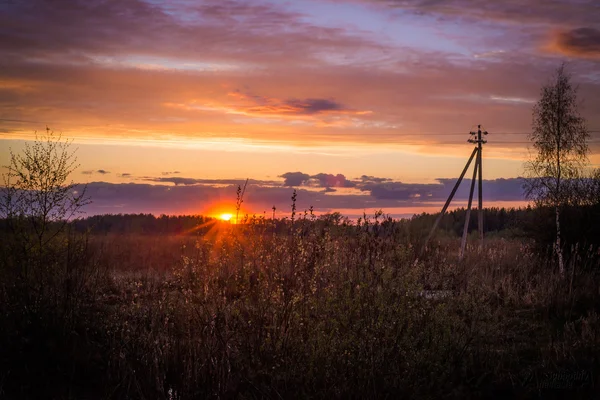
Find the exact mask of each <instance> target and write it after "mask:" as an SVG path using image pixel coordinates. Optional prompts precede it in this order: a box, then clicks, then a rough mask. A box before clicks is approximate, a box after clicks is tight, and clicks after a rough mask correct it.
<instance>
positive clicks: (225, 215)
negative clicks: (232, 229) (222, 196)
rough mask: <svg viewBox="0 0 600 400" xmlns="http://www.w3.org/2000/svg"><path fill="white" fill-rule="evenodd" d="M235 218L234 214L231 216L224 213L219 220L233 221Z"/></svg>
mask: <svg viewBox="0 0 600 400" xmlns="http://www.w3.org/2000/svg"><path fill="white" fill-rule="evenodd" d="M232 217H233V214H229V213H224V214H221V215H219V219H221V220H223V221H231V218H232Z"/></svg>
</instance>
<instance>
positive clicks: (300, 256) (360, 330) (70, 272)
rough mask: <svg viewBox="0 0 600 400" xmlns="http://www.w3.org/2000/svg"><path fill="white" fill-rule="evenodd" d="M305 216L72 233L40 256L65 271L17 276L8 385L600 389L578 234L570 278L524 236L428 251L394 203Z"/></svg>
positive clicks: (510, 391) (136, 390)
mask: <svg viewBox="0 0 600 400" xmlns="http://www.w3.org/2000/svg"><path fill="white" fill-rule="evenodd" d="M294 211H295V210H294ZM292 220H293V222H292V221H290V223H288V224H287V225H286V226H287V228H286V230H285V231H281V230H280V229H279V230H277V232H276V231H275V230H274V229H273V223H272V221H269V220H266V219H265V218H264V217H260V218H256V217H252V218H251V217H248V216H246V217H244V218H243V219H242V222H243V223H241V224H238V225H230V224H225V223H218V224H216V225H215V226H214V227H213V229H212V230H211V232H209V234H207V235H202V236H196V237H194V236H171V237H156V236H154V237H152V236H133V235H129V236H128V235H114V236H111V235H108V236H90V237H88V238H87V240H81V238H76V237H71V236H65V237H64V238H63V239H64V240H63V241H61V242H60V244H57V245H56V246H57V247H56V249H55V252H54V253H53V254H55V255H54V258H51V259H50V258H45V259H41V258H38V259H36V260H37V261H36V263H37V265H36V266H34V268H33V270H36V271H37V270H39V271H40V276H52V277H53V278H52V280H51V281H50V280H46V281H44V282H43V283H40V281H38V279H37V278H36V279H30V280H29V281H27V282H25V283H22V284H21V286H19V287H17V286H15V285H13V284H12V282H11V281H10V280H9V279H8V278H9V274H6V275H3V279H2V286H1V289H0V294H1V295H2V300H3V301H2V306H0V310H1V312H2V316H1V318H2V320H1V321H0V323H1V327H0V340H1V342H0V343H1V350H0V357H1V358H0V362H1V365H3V367H2V368H1V369H0V396H3V397H7V398H39V397H40V396H42V397H50V398H140V399H150V398H152V399H155V398H156V399H161V398H162V399H188V398H205V397H214V398H326V397H329V398H330V397H335V398H346V397H351V398H380V397H394V398H396V397H408V398H440V397H446V398H463V397H503V396H506V395H513V396H514V395H523V396H534V395H556V394H557V393H558V394H559V395H560V394H561V393H564V392H560V391H558V392H557V391H556V390H555V389H552V385H551V384H550V383H552V382H555V381H556V379H554V378H552V377H553V376H567V375H565V374H567V373H569V374H573V373H580V372H581V373H585V374H589V376H588V375H586V376H588V378H585V379H584V378H581V379H579V380H574V378H573V379H571V381H570V382H571V383H570V385H571V386H573V390H575V392H569V393H571V394H573V393H576V394H580V395H582V396H585V395H589V394H591V393H593V383H594V380H595V377H596V376H597V374H598V372H599V371H598V367H597V365H600V363H598V361H599V360H598V354H599V353H598V349H599V345H600V337H599V335H598V334H597V332H598V329H599V328H600V322H599V318H598V313H599V312H600V310H598V304H600V302H599V300H600V299H599V297H600V293H599V291H598V283H599V279H598V276H597V273H596V272H597V271H598V258H597V255H596V254H591V253H590V252H589V251H588V249H575V248H574V249H573V256H572V257H571V258H570V259H571V266H572V268H573V269H572V271H573V273H572V274H571V275H569V279H568V280H565V279H561V278H560V277H559V276H558V275H557V274H555V273H554V269H553V268H552V261H551V260H546V259H544V258H543V257H541V256H539V255H537V253H536V252H535V251H534V247H533V243H529V242H527V241H526V240H524V239H521V240H519V241H516V240H505V239H494V240H488V241H487V243H486V247H485V249H484V250H483V251H478V250H477V247H476V244H475V243H476V241H473V245H471V244H470V245H469V246H470V247H469V249H468V252H467V256H466V257H465V259H464V260H463V261H462V262H460V263H459V262H458V257H457V254H456V249H457V248H458V239H455V238H444V239H441V240H438V241H436V242H435V243H434V244H433V245H432V246H430V249H429V251H428V252H427V254H426V257H425V258H424V259H423V260H420V261H419V262H418V263H417V264H416V265H415V264H414V253H415V251H414V250H415V244H414V243H412V244H411V242H410V241H409V240H407V235H406V232H402V231H401V230H402V229H403V228H402V225H399V224H395V223H394V222H393V221H391V220H390V219H389V218H384V216H382V215H381V214H380V213H377V214H376V215H375V216H374V217H368V216H364V217H363V218H361V219H360V220H359V222H358V223H355V224H349V223H348V222H347V221H346V222H344V221H340V220H332V221H328V222H324V221H322V220H317V218H316V217H315V216H314V215H313V214H312V212H309V211H307V212H305V213H304V214H302V213H298V214H297V213H295V212H294V215H293V218H292ZM74 243H79V245H78V247H77V246H75V247H73V246H74ZM69 246H70V247H69ZM66 249H70V250H68V251H67V250H66ZM3 251H4V252H5V253H4V254H8V253H9V252H11V249H10V248H6V247H4V248H3ZM67 254H71V255H70V256H67ZM74 254H76V256H75V255H74ZM65 257H66V258H65ZM34 258H35V257H34ZM69 260H70V261H69ZM5 264H6V265H3V267H4V268H3V270H4V271H7V270H8V267H9V265H8V264H7V263H5ZM32 265H33V264H32ZM69 282H70V283H69ZM40 285H42V286H44V287H45V288H46V289H45V290H42V291H40V290H39V287H40ZM67 288H68V289H67ZM74 288H76V289H74ZM438 295H439V296H438ZM32 299H35V301H34V300H32ZM553 373H554V374H563V375H552V374H553ZM568 376H571V375H568ZM573 376H575V375H573ZM552 379H554V381H552ZM555 386H556V385H555Z"/></svg>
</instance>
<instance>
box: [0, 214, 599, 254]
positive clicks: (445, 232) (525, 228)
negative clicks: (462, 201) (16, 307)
mask: <svg viewBox="0 0 600 400" xmlns="http://www.w3.org/2000/svg"><path fill="white" fill-rule="evenodd" d="M563 212H564V215H565V224H564V228H563V234H564V240H565V243H566V245H575V244H578V245H579V246H590V245H594V246H596V245H598V244H600V224H599V223H598V221H600V205H595V206H586V207H565V209H564V211H563ZM465 213H466V210H465V209H463V208H461V209H457V210H453V211H450V212H447V213H446V214H445V215H444V216H443V218H442V220H441V222H440V225H439V228H438V234H437V235H438V236H441V237H443V236H446V237H448V236H449V237H457V236H460V235H461V234H462V230H463V224H464V221H465ZM438 215H439V213H438V214H426V213H423V214H419V215H414V216H413V217H412V218H409V219H401V220H394V219H392V218H390V217H387V216H385V215H378V216H377V219H376V218H375V216H373V215H366V218H367V220H369V221H370V222H372V223H373V224H375V223H377V224H378V225H380V226H383V227H389V228H390V229H387V230H386V232H388V233H392V232H394V233H396V234H401V235H404V236H406V237H407V239H409V240H410V241H411V242H415V241H420V240H422V239H423V238H424V237H425V236H426V235H427V233H428V232H429V230H430V229H431V227H432V226H433V222H434V221H435V219H436V218H437V217H438ZM476 215H477V210H473V213H472V218H471V220H470V226H469V231H470V232H474V231H476V230H477V223H478V222H477V217H476ZM483 215H484V230H485V234H486V235H487V236H500V237H506V238H513V237H514V238H531V239H534V240H535V241H536V242H538V244H540V245H542V246H546V245H550V244H551V243H552V242H553V239H554V237H555V227H554V211H553V209H552V208H544V207H541V208H532V207H526V208H519V209H514V208H508V209H507V208H486V209H484V213H483ZM245 218H247V219H246V220H245V222H246V223H250V224H255V225H258V226H265V225H266V226H268V232H270V233H286V232H287V230H288V229H289V225H290V223H291V221H290V219H289V218H287V217H286V218H281V219H275V221H273V220H272V219H271V218H264V217H263V216H258V217H245ZM363 219H364V217H363ZM240 220H242V217H241V216H240ZM216 223H227V222H223V221H220V220H218V219H215V218H211V217H207V216H202V215H179V216H176V215H160V216H154V215H152V214H106V215H95V216H90V217H87V218H82V219H78V220H74V221H73V222H71V224H70V226H71V229H74V230H75V231H77V232H81V233H83V232H88V233H91V234H94V235H106V234H119V235H121V234H123V235H125V234H139V235H193V236H198V235H200V236H202V235H205V234H207V233H208V232H209V231H210V230H211V229H213V226H214V225H215V224H216ZM296 223H297V224H308V223H311V224H317V225H329V226H331V225H334V226H338V227H339V228H340V229H343V227H349V226H352V225H353V224H354V222H353V221H351V220H350V219H348V218H346V217H344V216H343V215H341V214H340V213H338V212H333V213H327V214H323V215H320V216H314V217H311V215H310V214H307V215H306V216H305V215H304V214H303V213H301V214H300V216H299V217H298V216H296ZM0 230H2V231H5V232H6V231H8V230H9V228H8V225H7V224H6V221H0Z"/></svg>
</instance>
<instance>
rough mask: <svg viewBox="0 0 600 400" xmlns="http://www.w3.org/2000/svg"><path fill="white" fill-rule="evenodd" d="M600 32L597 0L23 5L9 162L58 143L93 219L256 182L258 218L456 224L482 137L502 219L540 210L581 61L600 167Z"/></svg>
mask: <svg viewBox="0 0 600 400" xmlns="http://www.w3.org/2000/svg"><path fill="white" fill-rule="evenodd" d="M599 21H600V3H598V2H597V1H591V0H571V1H566V0H507V1H502V2H494V1H484V0H471V1H468V0H445V1H442V0H320V1H316V0H294V1H285V0H280V1H276V0H253V1H241V0H166V1H157V0H103V1H96V0H62V1H60V2H57V1H50V0H4V1H2V2H0V57H1V59H2V62H1V63H0V164H1V165H6V164H7V163H8V160H9V149H12V150H13V151H15V152H18V151H20V150H21V149H22V148H23V145H24V143H25V141H30V140H32V139H33V138H34V137H35V132H36V131H37V132H44V131H45V129H46V127H49V128H50V129H51V130H53V131H54V132H56V133H61V134H62V135H63V137H68V138H72V139H73V146H74V147H76V148H77V149H78V151H77V155H78V160H79V163H80V164H81V166H80V168H79V169H78V170H77V171H76V172H75V173H74V174H73V176H72V178H73V180H74V181H75V182H76V183H81V184H85V183H88V193H89V194H90V196H91V197H92V201H93V203H92V204H91V205H90V206H89V207H88V212H89V213H91V214H94V213H119V212H153V213H167V214H177V213H214V212H221V210H225V211H227V210H229V209H230V208H231V204H232V203H235V191H236V189H237V186H238V185H240V184H242V185H243V183H244V182H245V180H246V179H247V178H248V179H249V180H250V181H249V185H248V187H247V191H246V194H245V198H244V207H245V209H244V211H246V212H248V213H259V214H262V213H263V212H268V213H271V212H272V207H273V206H275V207H276V209H277V213H289V208H290V205H291V200H290V197H291V193H292V191H293V189H296V190H297V191H298V202H299V207H300V208H301V209H303V208H308V207H310V206H311V205H312V206H313V207H314V209H315V210H316V211H317V212H329V211H335V210H338V211H342V212H344V213H346V214H348V215H360V214H361V213H362V212H363V211H367V212H372V211H373V210H376V209H380V208H381V209H383V211H384V212H387V213H389V214H391V215H394V216H407V215H411V214H413V213H419V212H423V211H426V212H435V211H437V210H439V208H440V207H441V204H443V201H444V200H445V199H446V197H447V195H448V193H449V192H450V190H451V188H452V185H453V184H454V182H455V180H456V178H457V177H458V175H459V174H460V172H461V171H462V169H463V167H464V164H465V162H466V160H467V158H468V157H469V155H470V153H471V151H472V145H471V144H468V143H467V142H466V141H467V139H468V138H469V132H470V131H473V130H475V129H477V125H478V124H481V125H482V127H483V129H485V130H486V131H488V132H489V135H488V136H487V140H488V143H487V144H486V145H485V146H484V151H483V174H484V179H485V181H484V185H483V192H484V199H485V202H486V203H485V204H486V205H488V206H491V205H497V206H502V205H507V206H515V205H516V206H518V205H523V204H525V203H524V199H523V196H522V189H521V184H522V182H521V180H520V177H521V176H522V175H523V163H524V161H525V160H526V159H527V158H528V157H529V156H530V152H529V150H528V142H527V134H528V133H529V132H530V129H531V112H532V107H533V105H534V104H535V102H536V100H537V99H538V98H539V94H540V88H541V86H542V85H543V84H545V83H547V82H548V81H549V79H550V78H551V76H552V72H553V71H554V70H555V69H556V68H557V67H558V66H559V65H560V64H561V63H562V62H566V63H567V68H568V71H569V72H570V73H571V74H572V77H573V81H574V82H576V83H577V84H578V85H579V99H580V100H581V101H582V103H581V107H580V110H581V114H582V115H583V116H584V117H585V118H586V120H587V125H588V129H589V130H590V131H591V139H590V149H591V152H590V157H589V160H590V164H591V166H592V167H594V166H595V167H598V166H600V113H599V109H600V22H599ZM3 171H5V170H3ZM469 176H470V173H467V177H469ZM468 184H469V181H468V180H467V181H466V182H465V183H464V184H463V186H464V190H463V189H461V191H459V193H458V195H457V202H456V205H457V206H464V204H465V199H466V196H467V189H466V188H467V186H468ZM215 210H218V211H215ZM225 211H223V212H225Z"/></svg>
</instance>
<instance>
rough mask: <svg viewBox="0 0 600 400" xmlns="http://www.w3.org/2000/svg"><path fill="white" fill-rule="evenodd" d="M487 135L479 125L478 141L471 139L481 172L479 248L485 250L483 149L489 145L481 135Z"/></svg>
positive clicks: (473, 133) (479, 186) (472, 133)
mask: <svg viewBox="0 0 600 400" xmlns="http://www.w3.org/2000/svg"><path fill="white" fill-rule="evenodd" d="M482 133H483V134H484V135H487V134H488V133H487V131H483V132H482V131H481V125H477V140H475V141H472V142H471V139H469V141H470V142H471V143H477V149H478V152H477V157H478V161H479V162H478V163H477V166H478V167H479V168H478V171H479V185H478V188H479V248H480V249H483V179H482V167H483V165H482V161H483V157H482V156H483V147H482V145H483V144H484V143H487V140H484V139H482V138H481V134H482ZM471 135H473V136H474V135H475V132H471Z"/></svg>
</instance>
